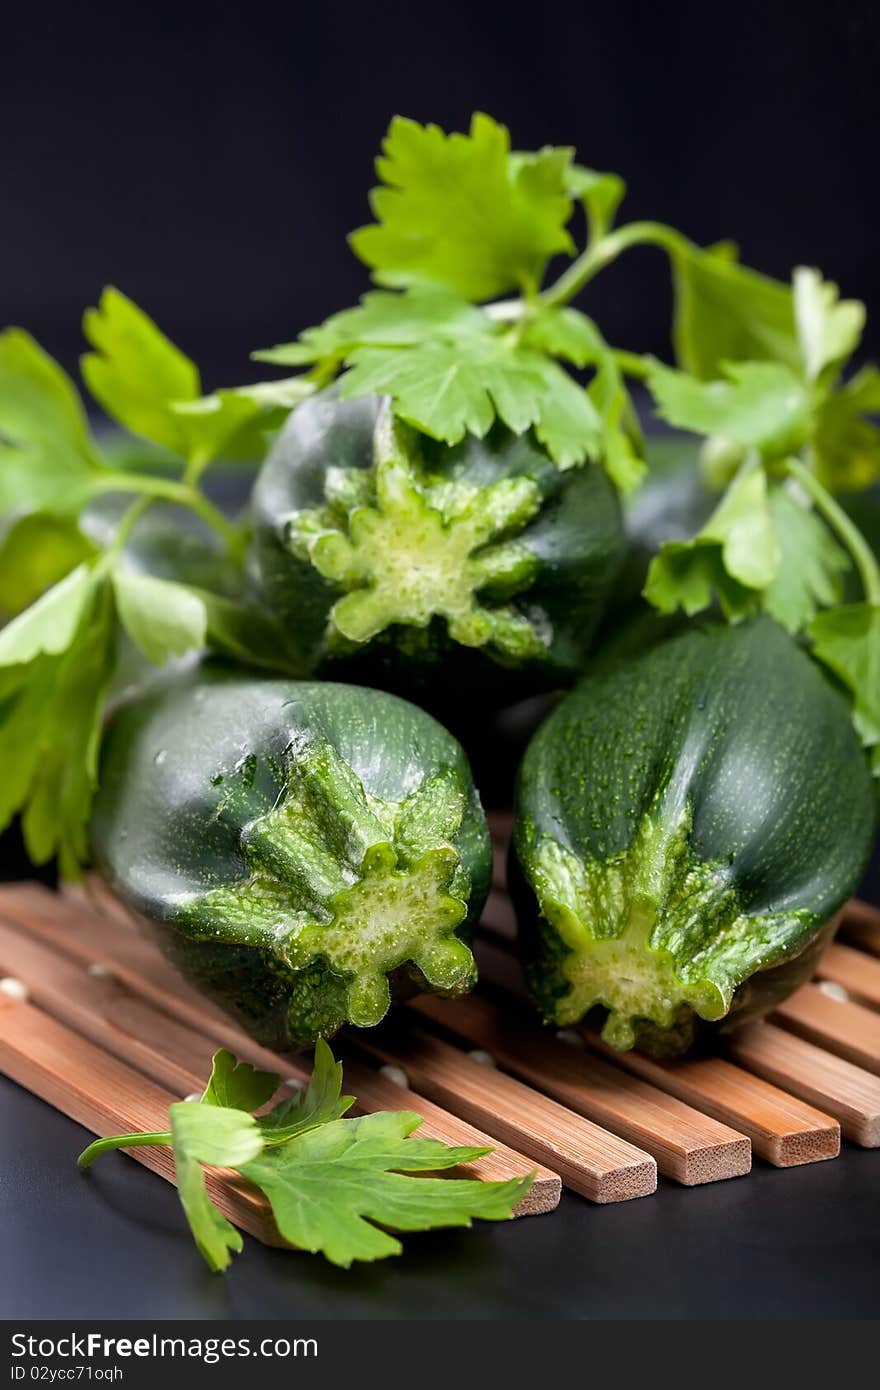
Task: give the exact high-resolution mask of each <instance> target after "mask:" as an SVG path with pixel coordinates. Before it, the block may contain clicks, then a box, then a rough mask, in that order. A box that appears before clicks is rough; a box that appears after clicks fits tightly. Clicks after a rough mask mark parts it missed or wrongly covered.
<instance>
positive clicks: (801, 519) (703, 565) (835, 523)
mask: <svg viewBox="0 0 880 1390" xmlns="http://www.w3.org/2000/svg"><path fill="white" fill-rule="evenodd" d="M683 260H684V264H683V265H680V267H679V272H678V273H679V280H680V289H679V302H680V313H679V319H678V350H679V357H680V358H681V359H682V361H683V362H684V363H685V364H687V368H689V369H687V368H685V367H683V368H679V369H673V368H670V367H667V366H664V365H663V364H661V363H659V362H655V361H651V362H648V363H647V364H646V366H645V368H644V374H645V378H646V380H647V384H648V386H649V388H650V391H651V393H652V395H653V398H654V401H655V404H656V407H657V410H658V412H659V414H660V415H661V416H662V418H663V419H665V420H666V421H667V422H668V423H669V424H671V425H674V426H676V427H678V428H680V429H685V430H690V431H692V432H694V433H695V434H699V435H703V436H704V437H705V441H706V442H705V445H704V459H705V462H706V465H707V471H708V473H709V475H710V477H714V480H715V481H716V482H717V483H721V484H722V485H725V487H724V491H723V493H722V495H721V496H720V499H719V501H718V505H717V507H716V508H715V510H714V512H713V513H712V515H711V516H710V518H709V520H708V521H707V522H706V523H705V525H704V526H703V528H702V529H701V530H700V532H699V533H698V534H697V535H696V536H694V537H693V538H692V539H691V540H689V541H673V542H669V543H667V544H666V545H664V546H663V547H662V548H661V550H660V552H659V553H658V554H657V555H656V556H655V558H654V560H653V561H652V564H651V567H650V570H649V572H648V579H647V584H646V588H645V596H646V597H647V599H648V600H649V602H651V603H652V604H654V606H655V607H657V608H658V609H659V610H660V611H661V612H664V613H671V612H674V611H675V610H676V609H679V608H681V609H683V610H684V611H685V612H686V613H688V614H695V613H699V612H701V611H703V610H704V609H706V608H708V607H709V606H710V605H711V604H712V603H713V602H715V601H717V602H718V604H719V605H720V607H721V608H722V610H723V612H724V614H725V615H726V616H727V618H728V619H729V620H730V621H733V622H735V621H737V620H738V619H740V618H742V617H744V616H746V615H747V614H749V613H753V612H757V611H759V610H761V609H763V610H765V611H766V612H768V613H770V614H771V615H772V616H773V617H774V618H775V619H776V621H777V622H779V623H780V624H781V625H782V626H783V627H785V628H787V629H788V630H789V631H790V632H792V633H795V634H797V633H802V634H803V635H804V637H805V639H806V640H807V641H808V642H809V643H810V645H811V649H812V652H813V655H814V656H815V657H816V658H817V659H818V660H819V661H821V662H823V663H824V664H825V665H826V666H827V667H828V668H829V669H830V670H831V671H833V672H834V674H835V676H836V677H837V678H838V679H839V680H840V681H841V682H842V683H843V685H844V686H846V687H847V688H848V690H849V692H850V694H851V695H852V698H853V718H854V723H855V726H856V730H857V732H858V733H859V735H860V737H861V738H862V741H863V742H864V744H865V746H866V748H869V749H873V750H874V751H873V753H872V758H873V762H874V766H875V769H876V770H877V771H878V773H880V566H878V562H877V557H876V556H875V555H874V554H873V553H872V551H871V548H870V546H869V545H868V543H867V541H866V540H865V538H864V537H863V536H862V535H861V534H860V532H859V531H858V529H857V528H856V526H855V525H854V523H853V522H852V520H851V519H850V517H849V516H848V515H847V514H846V512H845V511H844V510H843V508H842V507H841V506H840V504H839V502H838V501H836V500H835V497H834V494H835V493H840V492H843V493H846V492H851V491H854V490H858V489H860V488H866V487H870V486H872V485H874V484H876V483H877V482H878V480H880V429H878V427H877V425H876V424H875V423H874V421H873V420H872V418H871V417H872V415H875V414H877V413H878V412H880V372H878V370H877V368H876V367H874V366H867V367H863V368H862V369H861V370H860V371H857V372H855V373H853V374H852V375H850V376H847V375H846V371H847V367H848V364H849V361H850V359H851V357H852V355H853V354H854V353H855V352H856V350H857V348H858V346H859V343H860V339H861V335H862V330H863V327H864V322H865V310H864V306H863V305H862V304H861V303H859V302H858V301H855V300H842V299H841V298H840V297H839V293H838V290H837V286H836V285H833V284H831V283H830V282H828V281H826V280H823V279H822V277H821V275H820V274H819V272H818V271H816V270H812V269H809V268H806V267H801V268H799V269H797V270H796V271H795V272H794V276H793V282H792V285H791V287H790V289H789V288H788V287H786V286H782V285H778V284H775V283H774V282H771V281H767V280H764V279H763V278H762V277H759V276H756V275H755V274H754V273H753V272H750V271H744V270H742V269H741V268H740V267H739V266H737V265H736V263H735V262H734V261H732V260H731V259H730V256H729V252H728V250H727V248H722V249H721V251H719V252H715V253H712V252H703V253H696V254H691V255H690V256H689V257H685V258H683ZM719 304H720V305H722V306H723V311H724V312H723V315H721V314H720V313H719V307H718V306H719ZM718 319H721V320H722V323H721V327H720V329H719V328H718V327H717V326H716V324H717V321H718ZM734 349H737V350H739V351H741V352H743V351H745V352H748V353H749V354H750V356H749V358H748V359H747V360H736V359H734V358H733V357H732V356H730V355H728V354H730V353H731V352H732V351H733V350H734ZM850 571H854V572H855V574H856V575H857V578H858V582H859V584H860V586H861V589H862V601H861V602H857V603H843V602H842V601H841V600H842V595H843V589H844V580H845V578H846V576H847V575H848V573H849V572H850Z"/></svg>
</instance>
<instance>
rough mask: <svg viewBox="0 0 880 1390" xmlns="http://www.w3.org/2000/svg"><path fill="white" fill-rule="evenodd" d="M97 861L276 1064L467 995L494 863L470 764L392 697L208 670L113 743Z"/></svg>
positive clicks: (141, 713)
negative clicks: (354, 1029) (423, 1001)
mask: <svg viewBox="0 0 880 1390" xmlns="http://www.w3.org/2000/svg"><path fill="white" fill-rule="evenodd" d="M92 839H93V846H94V850H95V855H96V859H97V862H98V864H99V866H100V867H101V869H102V870H103V872H104V873H105V874H106V876H107V878H108V880H109V882H110V884H111V885H112V887H113V888H114V889H115V890H116V892H117V893H118V894H119V895H120V896H121V897H122V898H123V899H124V900H125V901H126V902H128V903H129V904H130V905H131V906H133V907H134V908H135V909H137V910H138V911H139V912H140V913H142V914H143V915H144V916H145V917H147V918H149V919H151V920H152V921H154V922H155V923H156V924H157V931H158V935H159V940H160V942H161V944H162V946H163V948H164V949H165V950H166V952H167V953H168V955H169V956H170V958H171V959H172V960H173V961H174V962H175V964H177V965H178V966H179V967H180V968H181V969H182V971H183V972H184V974H186V975H187V976H188V977H189V978H190V979H191V980H192V981H193V982H194V983H195V984H196V985H198V986H199V987H200V988H202V989H204V990H205V991H206V992H207V993H209V994H210V995H212V996H213V997H214V998H215V999H217V1000H218V1002H220V1003H221V1004H222V1005H223V1006H224V1007H226V1008H228V1009H229V1010H230V1011H231V1012H233V1013H234V1014H235V1015H236V1016H237V1017H238V1018H239V1020H240V1021H241V1022H242V1023H243V1024H244V1025H245V1027H246V1028H248V1030H249V1031H250V1032H251V1033H252V1034H253V1035H254V1037H256V1038H258V1039H259V1040H260V1041H261V1042H264V1043H266V1044H268V1045H270V1046H274V1047H289V1046H291V1045H297V1044H302V1043H308V1042H311V1041H313V1040H314V1039H315V1038H316V1037H318V1036H324V1037H327V1036H330V1035H332V1034H333V1033H334V1032H335V1031H336V1030H337V1029H338V1028H339V1027H340V1026H341V1025H342V1024H343V1023H345V1022H351V1023H354V1024H357V1025H360V1026H369V1025H372V1024H375V1023H378V1022H379V1020H380V1019H381V1018H382V1016H383V1015H384V1013H385V1012H386V1010H387V1009H388V1006H389V1003H390V1001H391V998H392V997H393V996H396V995H405V994H407V993H414V992H416V991H418V990H431V991H434V992H437V993H441V994H457V993H461V992H463V991H464V990H466V989H468V988H470V986H471V985H472V984H473V981H474V979H475V969H474V963H473V957H472V955H471V952H470V949H469V947H468V944H467V942H468V939H469V936H470V933H471V930H472V928H473V925H474V923H475V922H476V920H477V918H478V916H479V913H480V910H481V908H482V905H483V901H484V899H485V896H486V892H487V889H488V883H489V876H490V869H491V848H490V844H489V837H488V831H487V828H486V823H485V819H484V817H483V813H482V810H481V807H480V803H479V799H478V797H477V793H476V791H475V789H474V785H473V782H472V780H471V776H470V771H469V768H468V764H467V760H466V758H465V755H464V752H463V751H462V749H461V747H460V746H459V745H458V743H456V741H455V740H454V739H453V738H452V736H451V735H450V734H448V733H447V732H446V731H445V730H444V729H443V728H441V726H440V725H439V724H437V723H436V722H435V721H434V720H433V719H431V718H430V716H429V715H427V714H425V713H424V712H423V711H422V710H419V709H416V708H415V707H414V706H412V705H409V704H406V703H405V702H404V701H403V700H400V699H398V698H396V697H395V696H393V695H389V694H385V693H383V692H379V691H374V690H367V689H362V688H360V687H353V686H346V685H342V684H319V683H307V682H296V681H285V680H260V679H255V678H254V677H253V676H250V675H247V674H233V673H232V672H230V671H228V670H225V669H223V668H219V667H207V668H204V669H202V670H201V671H199V672H197V673H196V674H195V675H194V676H190V677H188V678H187V679H184V680H181V681H179V682H178V683H177V684H176V685H174V686H172V687H171V688H168V689H166V690H165V691H163V692H159V693H157V694H155V695H150V696H148V697H146V698H144V699H141V700H140V701H138V702H135V703H133V704H130V705H126V706H124V707H123V708H122V709H120V710H119V712H118V713H117V714H116V716H115V717H114V719H113V720H112V722H111V724H110V727H109V729H108V731H107V734H106V736H105V741H104V748H103V754H102V764H101V773H100V788H99V791H98V795H97V799H96V802H95V808H94V815H93V821H92Z"/></svg>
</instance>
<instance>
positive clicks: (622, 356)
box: [612, 348, 651, 381]
mask: <svg viewBox="0 0 880 1390" xmlns="http://www.w3.org/2000/svg"><path fill="white" fill-rule="evenodd" d="M612 355H613V357H614V360H615V362H616V363H617V365H618V367H619V368H620V370H621V371H622V372H623V373H624V374H625V375H626V376H634V377H638V379H639V381H644V380H645V379H646V377H647V376H648V374H649V372H650V370H651V363H650V360H649V359H648V358H647V357H643V356H642V354H641V353H640V352H627V351H626V349H625V348H614V349H613V350H612Z"/></svg>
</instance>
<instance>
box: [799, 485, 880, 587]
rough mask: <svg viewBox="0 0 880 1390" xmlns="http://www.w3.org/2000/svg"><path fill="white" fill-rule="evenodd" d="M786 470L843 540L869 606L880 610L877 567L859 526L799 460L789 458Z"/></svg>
mask: <svg viewBox="0 0 880 1390" xmlns="http://www.w3.org/2000/svg"><path fill="white" fill-rule="evenodd" d="M786 471H787V472H788V473H789V475H790V476H791V477H792V478H794V479H795V480H796V481H797V482H798V483H800V485H801V487H802V488H803V489H804V492H806V493H807V494H808V495H809V496H810V498H811V499H812V500H813V502H814V503H815V504H816V510H817V511H818V512H820V513H821V515H822V516H823V517H824V518H825V520H826V521H827V522H828V525H829V526H830V527H831V529H832V531H836V533H837V535H838V536H839V537H840V539H841V540H842V541H843V544H844V545H845V546H846V548H847V550H848V551H849V553H850V555H851V556H852V558H853V561H854V562H855V566H856V569H857V570H858V572H859V579H860V580H861V582H862V588H863V589H864V591H865V598H866V599H867V601H868V603H870V604H873V605H876V606H877V607H880V565H878V564H877V561H876V559H875V557H874V552H873V550H872V549H871V547H870V546H869V544H868V542H867V541H866V540H865V537H864V536H863V535H862V533H861V531H860V530H859V528H858V526H856V524H855V522H854V521H853V520H852V519H851V518H850V517H848V516H847V514H846V512H845V511H844V510H843V508H842V507H841V506H840V504H839V503H838V502H835V500H834V498H833V497H832V496H831V493H830V492H828V491H827V489H826V488H824V487H823V486H822V484H821V483H820V482H819V479H818V478H816V477H815V476H814V474H812V473H811V472H810V470H809V468H806V467H805V466H804V464H803V463H801V461H800V459H794V458H792V459H789V460H788V462H787V463H786Z"/></svg>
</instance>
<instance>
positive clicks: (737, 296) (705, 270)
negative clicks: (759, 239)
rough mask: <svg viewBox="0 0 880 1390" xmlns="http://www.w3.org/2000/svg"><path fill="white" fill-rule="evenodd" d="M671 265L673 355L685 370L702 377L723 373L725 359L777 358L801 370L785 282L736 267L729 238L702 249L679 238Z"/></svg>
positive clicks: (760, 359) (791, 301)
mask: <svg viewBox="0 0 880 1390" xmlns="http://www.w3.org/2000/svg"><path fill="white" fill-rule="evenodd" d="M672 269H673V279H674V283H675V322H674V326H673V337H674V344H675V355H676V359H677V360H678V362H679V364H680V365H681V366H682V367H683V368H684V370H685V371H687V372H690V374H691V375H692V376H695V377H698V378H699V379H700V380H703V381H713V380H715V379H717V378H718V377H719V376H721V374H722V371H723V368H724V365H725V363H728V362H750V361H755V362H779V363H781V364H783V365H784V366H787V367H790V368H791V369H792V370H793V371H799V369H800V366H801V354H800V350H799V346H798V340H797V333H796V329H795V316H794V302H793V298H792V293H791V289H790V287H789V286H788V285H781V284H779V282H778V281H776V280H771V279H769V278H768V277H767V276H766V275H759V274H758V273H757V272H756V271H754V270H749V269H748V268H747V267H746V266H743V265H740V264H739V262H738V261H737V258H736V248H735V247H733V246H732V245H731V244H730V243H729V242H725V243H723V244H722V245H720V246H713V247H709V248H707V249H705V250H702V249H701V248H699V247H697V246H692V245H690V244H689V243H687V242H685V241H684V239H683V238H682V239H681V241H680V242H678V243H677V244H676V245H675V248H674V252H673V255H672Z"/></svg>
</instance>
